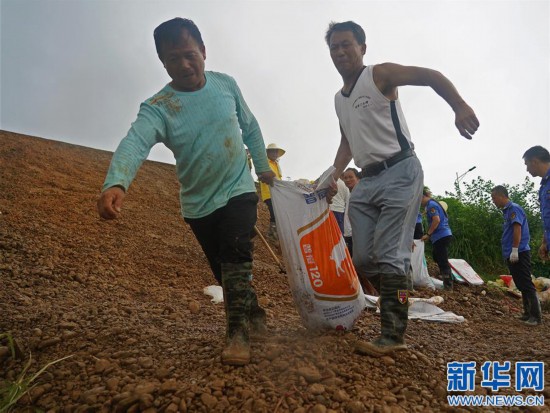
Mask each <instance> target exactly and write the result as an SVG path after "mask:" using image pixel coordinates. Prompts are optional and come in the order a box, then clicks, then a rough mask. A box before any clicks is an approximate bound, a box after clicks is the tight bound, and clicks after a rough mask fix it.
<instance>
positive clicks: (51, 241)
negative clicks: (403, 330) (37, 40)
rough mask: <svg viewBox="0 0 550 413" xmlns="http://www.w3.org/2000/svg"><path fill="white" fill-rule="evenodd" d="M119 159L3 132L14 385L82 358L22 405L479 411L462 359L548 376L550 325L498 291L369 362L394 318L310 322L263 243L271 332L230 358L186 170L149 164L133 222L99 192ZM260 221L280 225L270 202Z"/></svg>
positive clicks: (417, 328) (479, 390)
mask: <svg viewBox="0 0 550 413" xmlns="http://www.w3.org/2000/svg"><path fill="white" fill-rule="evenodd" d="M111 155H112V154H111V153H109V152H104V151H99V150H94V149H90V148H85V147H80V146H75V145H69V144H66V143H61V142H55V141H49V140H45V139H41V138H35V137H29V136H24V135H18V134H14V133H9V132H2V131H0V212H1V215H0V334H1V333H4V332H7V331H10V332H11V334H12V335H13V337H14V338H15V340H16V342H17V343H18V345H19V346H20V347H21V350H22V354H23V356H22V357H19V358H16V359H12V358H11V356H10V355H9V354H8V353H7V347H6V346H7V343H6V340H3V341H2V342H0V382H1V381H3V380H15V379H16V378H17V376H18V375H19V373H20V372H21V371H22V369H23V368H24V366H25V364H26V363H27V362H28V357H29V356H30V355H32V358H31V364H30V368H29V374H30V373H33V372H36V371H38V370H39V369H40V367H41V366H44V365H45V364H46V363H48V362H51V361H54V360H57V359H60V358H62V357H65V356H71V357H70V358H68V359H66V360H63V361H61V362H59V363H57V364H55V365H53V366H51V367H50V368H48V369H47V371H46V372H45V373H44V374H42V376H40V378H39V379H38V382H37V386H36V387H34V388H33V389H32V391H30V393H29V394H28V395H27V396H25V397H24V398H23V399H22V401H21V402H20V404H19V405H18V406H17V408H16V409H15V410H16V411H36V409H40V410H42V411H46V412H139V411H142V412H148V413H149V412H178V411H179V412H241V411H252V412H296V413H299V412H313V413H323V412H351V413H355V412H389V413H397V412H440V411H472V410H474V409H456V408H450V407H449V406H448V404H447V399H446V396H447V376H446V373H447V367H446V366H447V363H448V362H451V361H475V362H477V366H478V369H477V370H478V374H477V376H476V383H477V384H476V390H475V394H487V393H488V390H487V389H486V388H485V387H482V386H481V385H480V383H481V372H480V369H479V367H480V366H481V364H482V363H483V362H485V361H500V362H504V361H511V362H512V366H513V365H514V364H513V363H514V362H515V361H544V362H545V363H546V370H547V372H546V375H545V379H546V380H545V381H546V383H548V381H549V380H548V378H549V374H548V370H550V368H549V365H548V362H549V361H550V356H549V350H548V339H549V338H550V334H549V333H550V327H549V326H550V323H549V322H546V323H545V324H543V325H542V326H540V327H538V328H529V327H527V326H524V325H523V324H521V323H520V322H518V321H516V320H515V317H516V316H517V315H518V314H519V312H520V305H521V304H520V300H518V299H517V298H514V297H511V296H508V295H506V294H503V293H502V292H500V291H494V290H491V289H487V288H486V287H466V286H458V287H457V288H456V289H455V291H453V292H437V294H439V295H442V296H443V297H444V299H445V301H444V303H443V304H442V305H441V307H442V308H443V309H445V310H449V311H453V312H455V313H456V314H459V315H462V316H464V317H465V318H466V322H464V323H462V324H443V323H432V322H421V321H410V322H409V328H408V330H407V342H408V344H409V346H410V351H408V352H401V353H398V354H395V355H394V356H392V357H383V358H372V357H366V356H360V355H358V354H354V352H353V348H354V343H355V342H356V341H357V340H359V339H362V340H363V339H366V340H369V339H372V338H374V337H376V336H377V335H378V333H379V331H380V319H379V316H378V315H376V314H374V313H372V312H367V311H365V313H364V314H363V315H362V316H361V318H360V319H359V320H358V321H357V323H356V325H355V327H354V328H353V330H351V331H347V332H336V331H331V332H310V331H308V330H306V329H305V328H304V327H303V326H302V324H301V321H300V318H299V316H298V313H297V312H296V310H295V307H294V305H293V301H292V297H291V294H290V289H289V285H288V282H287V279H286V276H284V275H281V274H280V273H279V270H278V267H277V265H276V264H275V262H274V260H273V259H272V257H271V256H270V254H269V252H268V251H267V249H266V248H265V246H264V245H262V243H261V242H260V240H258V239H256V241H255V244H256V245H255V247H256V248H255V256H254V284H255V287H256V290H257V292H258V296H259V297H260V303H261V304H262V305H263V306H264V307H265V308H266V310H267V313H268V327H269V332H270V333H269V335H268V337H267V338H266V339H265V340H263V341H254V342H253V343H252V361H251V363H250V365H248V366H246V367H241V368H237V367H229V366H223V365H222V364H221V362H220V353H221V349H222V345H223V342H224V328H225V318H224V310H223V304H213V303H212V302H211V301H210V297H208V296H206V295H204V294H203V288H204V287H206V286H208V285H212V284H214V282H215V281H214V278H213V276H212V275H211V273H210V270H209V267H208V264H207V262H206V260H205V258H204V256H203V254H202V251H201V249H200V247H199V245H198V244H197V242H196V240H195V238H194V237H193V235H192V233H191V231H190V229H189V228H188V227H187V225H186V224H185V223H184V221H183V219H182V218H181V216H180V207H179V202H178V183H177V181H176V176H175V169H174V166H173V165H168V164H162V163H157V162H150V161H147V162H145V163H144V165H143V166H142V168H141V169H140V171H139V173H138V175H137V177H136V179H135V181H134V183H133V184H132V186H131V188H130V190H129V193H128V196H127V198H126V203H125V205H124V209H123V213H122V217H121V218H120V219H118V220H116V221H109V222H107V221H104V220H101V219H100V218H99V217H98V215H97V212H96V200H97V197H98V195H99V189H100V188H101V185H102V182H103V178H104V176H105V173H106V171H107V168H108V165H109V161H110V158H111ZM258 214H259V220H258V227H259V228H260V230H261V231H263V232H264V233H265V231H266V230H267V225H268V218H267V217H268V212H267V210H266V208H265V207H264V206H263V205H259V207H258ZM412 295H413V296H419V297H428V296H431V295H433V293H432V292H430V291H416V292H414V293H413V294H412ZM545 317H546V319H547V320H548V314H545ZM510 373H511V374H512V375H513V370H511V371H510ZM512 379H513V376H512ZM495 394H517V393H515V390H514V389H513V387H512V388H507V389H502V390H500V391H499V392H496V393H495ZM527 394H535V393H533V392H532V391H527V392H526V393H524V395H527ZM536 394H541V393H536ZM543 394H544V395H545V397H546V399H547V402H546V403H547V404H546V407H543V408H538V409H534V408H533V409H531V411H550V408H548V407H547V406H548V403H549V402H548V399H549V398H550V393H549V390H548V386H547V389H545V391H544V393H543ZM544 409H546V410H544ZM498 410H499V411H502V412H511V411H518V412H519V411H525V408H500V409H498ZM477 411H481V409H480V408H478V410H477ZM485 411H489V410H485Z"/></svg>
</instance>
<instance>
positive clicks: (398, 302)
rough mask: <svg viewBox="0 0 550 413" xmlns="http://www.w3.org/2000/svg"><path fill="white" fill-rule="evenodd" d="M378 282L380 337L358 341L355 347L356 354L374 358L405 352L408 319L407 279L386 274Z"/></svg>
mask: <svg viewBox="0 0 550 413" xmlns="http://www.w3.org/2000/svg"><path fill="white" fill-rule="evenodd" d="M380 281H381V282H380V284H381V285H380V322H381V334H380V337H378V338H376V339H375V340H373V341H370V342H366V341H359V342H357V344H356V345H355V351H356V352H357V353H359V354H363V355H368V356H374V357H380V356H383V355H385V354H390V353H393V352H395V351H403V350H407V345H406V344H405V330H406V329H407V323H408V317H409V291H408V290H407V278H406V277H405V276H401V275H393V274H391V275H390V274H386V275H382V277H381V280H380Z"/></svg>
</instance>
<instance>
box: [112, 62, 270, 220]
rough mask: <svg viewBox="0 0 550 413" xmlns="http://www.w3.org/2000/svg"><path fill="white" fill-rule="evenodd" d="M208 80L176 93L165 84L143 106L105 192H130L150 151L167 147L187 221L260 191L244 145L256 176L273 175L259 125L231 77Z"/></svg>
mask: <svg viewBox="0 0 550 413" xmlns="http://www.w3.org/2000/svg"><path fill="white" fill-rule="evenodd" d="M205 76H206V84H205V85H204V87H203V88H202V89H200V90H197V91H194V92H178V91H176V90H175V89H173V88H172V87H171V86H170V85H166V86H165V87H164V88H163V89H162V90H161V91H160V92H158V93H157V94H155V95H154V96H153V97H151V98H150V99H147V100H146V101H145V102H143V103H142V104H141V106H140V110H139V113H138V116H137V119H136V121H135V122H134V123H133V124H132V126H131V128H130V130H129V132H128V134H127V135H126V137H125V138H124V139H122V141H121V142H120V144H119V146H118V148H117V150H116V151H115V153H114V155H113V158H112V160H111V165H110V167H109V171H108V173H107V177H106V179H105V182H104V184H103V190H105V189H107V188H110V187H112V186H115V185H120V186H122V187H123V188H124V189H125V190H127V189H128V187H129V186H130V184H131V182H132V180H133V179H134V177H135V175H136V173H137V171H138V169H139V167H140V166H141V164H142V163H143V161H144V160H145V159H146V158H147V156H148V155H149V152H150V150H151V148H152V147H153V146H154V145H155V144H157V143H163V144H164V145H166V146H167V147H168V148H169V149H170V150H171V151H172V152H173V154H174V157H175V159H176V173H177V176H178V180H179V183H180V203H181V210H182V215H183V216H184V217H186V218H201V217H204V216H206V215H209V214H210V213H212V212H214V211H215V210H216V209H218V208H221V207H223V206H225V205H226V204H227V203H228V201H229V199H231V198H233V197H235V196H237V195H241V194H244V193H248V192H255V191H256V187H255V185H254V180H253V178H252V175H251V174H250V170H249V168H248V165H247V156H246V151H245V147H244V145H243V143H244V144H245V145H246V146H247V147H248V149H249V151H250V154H251V155H252V159H253V161H254V166H255V168H256V171H257V173H261V172H265V171H269V170H270V168H269V164H268V161H267V156H266V151H265V144H264V141H263V137H262V133H261V131H260V127H259V125H258V122H257V121H256V118H255V117H254V115H253V114H252V112H251V111H250V109H249V108H248V106H247V104H246V102H245V101H244V98H243V96H242V94H241V91H240V89H239V87H238V86H237V83H236V82H235V80H234V79H233V78H232V77H230V76H228V75H226V74H223V73H217V72H205Z"/></svg>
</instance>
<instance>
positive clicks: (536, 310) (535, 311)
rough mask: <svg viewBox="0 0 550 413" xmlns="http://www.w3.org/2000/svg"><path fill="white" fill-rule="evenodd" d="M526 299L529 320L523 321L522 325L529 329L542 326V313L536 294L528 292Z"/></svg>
mask: <svg viewBox="0 0 550 413" xmlns="http://www.w3.org/2000/svg"><path fill="white" fill-rule="evenodd" d="M527 299H528V300H529V319H528V320H527V321H524V324H527V325H528V326H531V327H535V326H538V325H540V324H542V311H541V308H540V301H539V297H537V292H536V291H535V290H533V291H528V294H527Z"/></svg>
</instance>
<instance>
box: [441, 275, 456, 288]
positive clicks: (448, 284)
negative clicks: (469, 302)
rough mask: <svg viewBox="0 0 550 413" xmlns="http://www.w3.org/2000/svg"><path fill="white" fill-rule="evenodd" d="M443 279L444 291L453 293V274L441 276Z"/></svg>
mask: <svg viewBox="0 0 550 413" xmlns="http://www.w3.org/2000/svg"><path fill="white" fill-rule="evenodd" d="M441 278H443V289H444V290H448V291H452V290H453V284H454V281H453V274H446V273H444V274H441Z"/></svg>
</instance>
